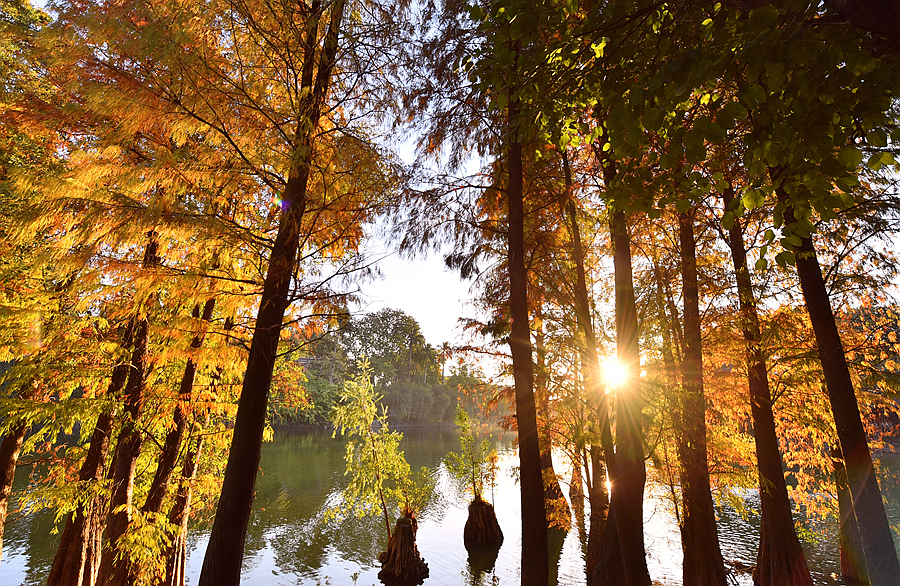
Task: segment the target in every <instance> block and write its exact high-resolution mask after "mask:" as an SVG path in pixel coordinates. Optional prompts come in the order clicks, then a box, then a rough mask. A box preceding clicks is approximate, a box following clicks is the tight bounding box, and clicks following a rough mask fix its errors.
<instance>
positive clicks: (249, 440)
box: [199, 0, 346, 586]
mask: <svg viewBox="0 0 900 586" xmlns="http://www.w3.org/2000/svg"><path fill="white" fill-rule="evenodd" d="M345 3H346V0H336V1H335V2H334V4H333V5H332V6H331V17H330V22H329V25H328V31H327V33H326V35H325V40H324V45H323V49H322V55H321V56H320V63H319V69H318V73H317V74H316V79H315V86H314V87H313V85H312V80H313V70H314V67H315V61H316V59H315V54H316V50H315V49H316V42H317V38H318V19H319V18H320V17H321V8H320V6H319V3H318V2H313V7H312V12H313V13H314V14H315V16H314V18H315V22H314V23H311V26H309V27H308V28H307V33H306V34H307V43H306V47H305V51H304V55H303V59H304V62H303V71H302V73H301V87H302V88H304V89H305V90H306V91H307V93H305V94H304V95H305V96H306V98H305V102H304V104H301V108H300V111H301V113H302V114H304V115H303V116H302V119H301V120H300V122H299V123H298V126H297V131H296V135H295V144H294V157H293V162H292V164H291V169H290V173H289V175H288V181H287V185H286V186H285V189H284V193H283V194H282V200H283V201H284V205H283V206H282V212H281V217H280V218H279V223H278V234H277V236H276V237H275V242H274V244H273V246H272V253H271V255H270V256H269V263H268V267H267V270H266V279H265V283H264V285H263V293H262V297H261V299H260V303H259V311H258V313H257V317H256V327H255V328H254V331H253V338H252V340H251V342H250V355H249V357H248V359H247V370H246V372H245V373H244V382H243V386H242V389H241V398H240V401H239V402H238V411H237V416H236V418H235V424H234V435H233V437H232V441H231V449H230V451H229V454H228V464H227V465H226V467H225V477H224V481H223V484H222V494H221V496H220V497H219V504H218V507H217V508H216V517H215V521H214V522H213V528H212V533H211V534H210V540H209V545H208V546H207V549H206V555H205V556H204V558H203V568H202V570H201V572H200V581H199V584H200V586H237V585H238V584H239V583H240V581H241V563H242V561H243V553H244V540H245V538H246V536H247V525H248V523H249V521H250V512H251V510H252V506H253V494H254V488H255V486H256V472H257V469H258V468H259V458H260V450H261V446H262V435H263V429H264V428H265V421H266V405H267V402H268V395H269V386H270V384H271V382H272V369H273V368H274V365H275V358H276V356H277V353H278V339H279V335H280V333H281V326H282V321H283V319H284V313H285V311H286V310H287V307H288V304H289V300H288V290H289V288H290V282H291V277H292V275H293V272H294V266H295V263H296V258H297V249H298V247H299V245H300V229H301V221H302V219H303V215H304V212H305V210H306V189H307V184H308V182H309V175H310V169H311V164H312V151H313V148H314V146H315V145H314V138H315V133H316V129H317V127H318V125H319V117H320V113H321V109H322V105H323V104H324V101H325V96H326V93H327V89H328V86H329V83H330V78H331V71H332V69H333V67H334V63H335V59H336V55H337V48H338V31H339V29H340V26H341V21H342V19H343V16H344V5H345ZM309 90H312V91H309Z"/></svg>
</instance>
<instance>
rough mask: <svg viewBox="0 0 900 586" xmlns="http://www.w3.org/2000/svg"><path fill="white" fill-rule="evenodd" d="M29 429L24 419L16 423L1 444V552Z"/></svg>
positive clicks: (0, 551)
mask: <svg viewBox="0 0 900 586" xmlns="http://www.w3.org/2000/svg"><path fill="white" fill-rule="evenodd" d="M27 431H28V426H27V425H26V424H25V422H24V421H21V422H19V423H16V424H15V425H13V427H12V429H10V430H9V433H7V434H6V435H5V436H3V443H2V444H0V554H2V551H3V525H4V523H6V513H7V509H8V507H9V497H10V495H12V485H13V480H14V479H15V477H16V465H17V464H18V463H19V453H20V452H21V451H22V443H23V442H24V441H25V432H27ZM0 557H2V555H0Z"/></svg>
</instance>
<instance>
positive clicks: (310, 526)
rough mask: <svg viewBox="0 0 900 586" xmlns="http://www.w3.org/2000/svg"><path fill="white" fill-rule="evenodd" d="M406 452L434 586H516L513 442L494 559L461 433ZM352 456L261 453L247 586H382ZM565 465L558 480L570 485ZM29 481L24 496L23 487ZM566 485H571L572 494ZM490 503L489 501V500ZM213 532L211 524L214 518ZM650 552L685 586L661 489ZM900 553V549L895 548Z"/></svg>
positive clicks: (26, 547) (830, 536) (315, 444)
mask: <svg viewBox="0 0 900 586" xmlns="http://www.w3.org/2000/svg"><path fill="white" fill-rule="evenodd" d="M404 435H405V438H404V440H403V444H402V448H403V449H404V450H405V451H406V457H407V460H408V461H409V463H410V465H411V466H412V467H413V469H418V468H419V467H421V466H427V467H429V469H431V470H433V474H434V479H435V481H436V486H437V492H436V494H435V496H434V498H433V499H432V500H431V501H430V502H429V503H428V504H427V505H426V506H425V507H424V509H423V510H422V512H421V515H420V522H419V531H418V534H417V539H416V541H417V545H418V548H419V551H420V553H421V555H422V557H423V558H424V559H425V561H426V562H427V563H428V566H429V570H430V577H429V578H428V579H427V580H426V581H425V586H428V585H429V584H431V585H433V586H445V585H447V586H450V585H460V586H463V585H471V586H476V585H477V586H495V585H500V584H503V585H509V586H512V585H514V584H518V583H519V581H520V579H519V570H518V568H519V563H520V560H519V557H520V552H521V538H520V532H521V525H520V523H521V520H520V516H519V492H518V486H517V485H516V483H515V481H514V480H513V477H512V475H511V472H512V470H513V468H514V467H515V466H517V464H518V462H517V457H516V455H515V451H514V449H513V444H512V440H513V437H512V436H511V435H509V434H507V435H506V436H503V437H496V438H495V440H496V444H497V449H498V453H499V455H500V458H501V461H500V463H501V466H502V469H501V472H500V474H499V475H498V485H497V487H496V490H495V499H494V501H495V510H496V513H497V518H498V521H499V522H500V525H501V527H502V529H503V531H504V534H505V536H506V539H505V541H504V543H503V545H502V546H501V547H500V548H499V549H498V550H496V551H491V552H474V553H473V552H467V551H466V549H465V548H464V546H463V538H462V535H463V527H464V525H465V522H466V518H467V516H468V509H467V506H468V500H469V497H468V496H466V495H463V494H462V493H461V492H460V490H459V488H458V487H457V486H456V484H455V483H454V482H453V481H452V480H451V479H450V477H449V475H448V474H447V473H446V471H445V470H444V469H443V467H442V465H441V462H442V459H443V458H444V456H445V455H446V454H447V452H448V451H450V450H454V449H457V446H458V442H457V436H456V434H455V433H453V432H452V431H449V430H447V431H435V430H431V429H427V430H406V431H404ZM343 457H344V448H343V443H342V441H341V439H340V438H337V439H333V438H332V437H331V434H330V433H329V432H325V431H314V432H308V431H303V432H295V433H279V434H278V436H277V438H276V441H275V442H272V443H268V444H265V445H264V446H263V453H262V463H261V469H262V474H261V475H260V477H259V479H258V482H257V498H256V501H255V503H254V513H253V516H252V517H251V521H250V527H249V531H248V535H247V541H246V543H247V546H246V555H245V566H244V572H243V583H245V584H252V585H254V586H276V585H279V586H280V585H298V584H299V585H314V584H323V585H324V584H332V585H334V586H338V585H345V584H346V585H349V584H356V585H359V586H370V585H376V586H377V585H379V582H378V578H377V574H378V570H379V568H378V567H377V562H376V560H377V557H378V554H379V553H381V552H382V551H383V550H384V549H385V546H386V545H387V543H386V542H387V538H386V533H385V528H384V520H383V518H381V517H369V518H365V519H356V518H349V519H345V520H343V521H341V522H335V521H329V520H327V519H326V516H325V511H326V510H327V509H328V508H329V507H330V506H332V505H333V504H335V502H336V500H335V499H336V498H337V497H336V495H337V494H339V492H340V490H341V489H342V488H343V486H344V485H345V482H346V480H345V478H344V475H343V470H344V460H343ZM564 468H565V466H564V462H562V461H561V462H560V463H559V466H558V471H559V472H560V474H561V475H563V478H568V477H569V475H568V472H569V471H568V470H565V469H564ZM881 468H882V471H881V479H882V490H883V491H884V494H885V496H886V497H887V501H888V512H889V515H890V517H891V524H892V525H893V526H894V527H897V526H900V506H898V503H897V498H898V497H900V484H898V476H900V460H898V459H894V460H892V461H885V462H882V464H881ZM18 476H20V477H19V479H18V480H17V483H16V489H17V490H21V489H23V488H24V487H25V486H26V482H27V480H28V479H27V474H22V475H18ZM567 488H568V487H567V486H563V490H564V492H567ZM486 496H490V492H488V494H487V495H486ZM745 498H746V500H747V506H748V508H749V509H750V510H759V502H758V497H757V496H756V494H755V493H754V492H752V491H751V492H748V493H747V494H746V495H745ZM207 521H208V519H207ZM644 521H645V524H644V529H645V544H646V550H647V559H648V567H649V570H650V575H651V577H652V578H653V580H655V581H658V582H661V583H662V584H665V585H667V586H668V585H672V586H675V585H678V584H680V583H681V562H682V554H681V539H680V536H679V533H678V528H677V526H676V525H675V523H674V519H673V515H672V513H671V511H670V510H669V507H668V505H667V502H666V500H665V499H664V492H663V489H662V488H660V487H658V486H648V489H647V495H646V499H645V519H644ZM52 527H53V519H52V516H50V515H46V514H44V515H30V516H20V517H18V518H14V519H13V520H12V521H10V523H8V524H7V527H6V532H5V537H6V540H5V541H6V543H5V545H6V547H5V551H4V554H5V555H4V559H3V560H2V561H0V586H16V585H18V584H27V585H29V586H31V585H38V584H43V583H44V582H45V581H46V576H47V572H48V571H49V565H50V563H51V561H52V558H53V554H54V553H55V551H56V545H57V543H58V539H59V537H58V535H51V529H52ZM809 528H810V530H811V531H813V532H814V533H816V534H818V535H821V536H823V537H824V539H823V540H822V541H819V542H817V543H815V544H809V545H807V547H806V552H807V559H808V561H809V565H810V569H811V571H812V572H813V578H814V582H815V584H817V585H823V586H824V585H833V584H838V583H839V582H837V581H836V580H835V579H833V578H832V576H831V575H832V573H833V572H837V571H838V567H839V566H838V552H837V546H836V543H837V537H836V531H835V529H836V528H835V527H834V524H833V523H821V524H817V525H813V526H810V527H809ZM208 532H209V526H208V524H206V523H203V524H198V525H197V526H195V527H193V528H192V532H191V535H190V537H189V541H188V546H189V551H188V555H189V557H188V562H187V568H186V570H187V576H188V583H189V584H191V583H193V584H196V582H197V579H198V577H199V572H200V567H201V565H202V561H203V554H204V552H205V549H206V543H207V535H208ZM719 534H720V540H721V543H722V550H723V555H724V557H725V558H726V559H729V560H736V561H740V562H743V563H745V564H752V563H753V562H754V559H755V555H756V546H757V540H758V538H759V537H758V536H759V519H758V516H755V515H751V516H750V517H749V518H746V519H744V518H742V517H741V516H740V515H738V514H737V513H736V512H735V511H734V510H733V509H731V508H723V509H720V510H719ZM583 539H584V538H583V536H580V535H579V531H576V530H572V531H568V532H565V531H558V532H556V533H555V534H553V535H551V536H550V542H551V544H552V547H551V550H550V551H551V556H552V557H551V562H555V561H558V563H551V567H553V568H555V569H556V571H557V573H558V583H559V584H562V585H566V586H569V585H582V584H584V583H585V576H584V558H583V553H582V552H583ZM897 543H898V544H900V539H897ZM735 578H736V581H737V583H738V584H746V585H749V584H751V583H752V580H751V578H750V576H749V575H748V574H744V575H735Z"/></svg>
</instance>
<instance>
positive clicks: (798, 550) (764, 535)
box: [725, 190, 813, 586]
mask: <svg viewBox="0 0 900 586" xmlns="http://www.w3.org/2000/svg"><path fill="white" fill-rule="evenodd" d="M732 200H733V192H732V191H731V190H728V191H727V192H726V194H725V207H726V209H729V208H730V206H731V202H732ZM728 244H729V247H730V248H731V258H732V261H733V264H734V273H735V279H736V281H737V290H738V298H739V302H740V310H741V329H742V332H743V336H744V343H745V345H746V352H747V373H748V375H749V376H748V379H749V380H748V385H749V391H750V413H751V416H752V417H753V437H754V440H755V442H756V459H757V462H758V466H759V495H760V501H761V524H760V536H759V552H758V553H757V556H756V572H755V573H754V582H755V583H756V584H757V585H758V586H781V585H784V586H812V583H813V582H812V577H811V576H810V573H809V567H808V566H807V563H806V556H804V554H803V548H802V547H801V546H800V540H799V539H798V538H797V531H796V530H795V529H794V522H793V517H792V515H791V501H790V499H789V498H788V493H787V484H786V483H785V479H784V464H783V462H782V460H781V451H780V450H779V448H778V436H777V434H776V430H775V415H774V412H773V407H772V394H771V391H770V389H769V374H768V371H767V369H766V359H765V355H764V354H763V350H762V346H761V343H762V334H761V332H760V326H759V315H758V314H757V311H756V297H755V295H754V294H753V283H752V281H751V278H750V267H749V265H748V264H747V251H746V249H745V248H744V239H743V234H742V230H741V224H740V221H739V220H735V222H734V224H733V225H732V227H731V229H730V230H729V231H728Z"/></svg>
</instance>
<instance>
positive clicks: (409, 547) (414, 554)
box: [378, 517, 428, 586]
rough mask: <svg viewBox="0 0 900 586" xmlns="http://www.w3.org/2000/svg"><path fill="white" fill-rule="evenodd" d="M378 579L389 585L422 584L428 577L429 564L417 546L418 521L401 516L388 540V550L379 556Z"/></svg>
mask: <svg viewBox="0 0 900 586" xmlns="http://www.w3.org/2000/svg"><path fill="white" fill-rule="evenodd" d="M378 561H379V562H381V571H380V572H378V579H379V580H381V581H382V582H384V583H385V584H387V585H388V586H390V585H393V584H397V585H403V586H407V585H410V584H421V583H422V582H424V581H425V578H427V577H428V564H426V563H425V560H423V559H422V556H421V555H419V548H418V547H416V521H415V519H412V518H409V517H400V518H399V519H397V524H396V525H395V526H394V532H393V533H392V534H391V539H390V541H389V542H388V548H387V551H385V552H383V553H382V554H381V555H380V556H378Z"/></svg>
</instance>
